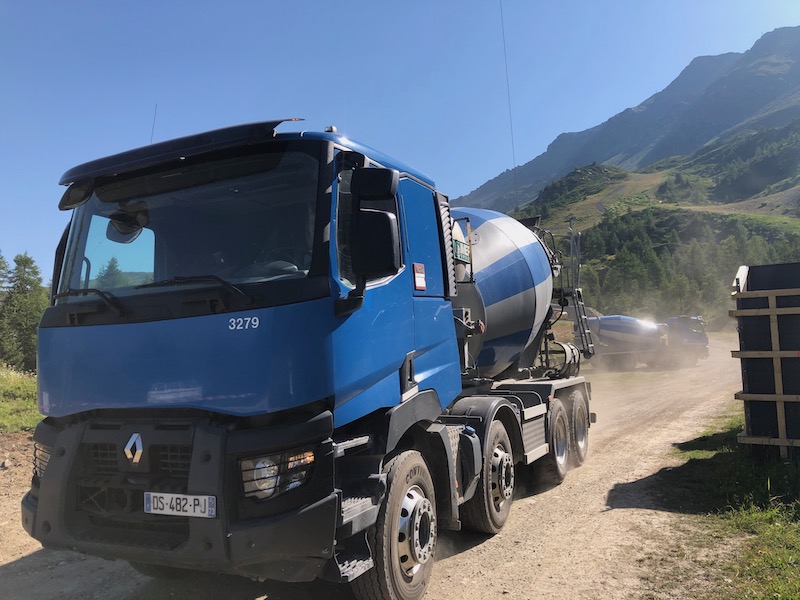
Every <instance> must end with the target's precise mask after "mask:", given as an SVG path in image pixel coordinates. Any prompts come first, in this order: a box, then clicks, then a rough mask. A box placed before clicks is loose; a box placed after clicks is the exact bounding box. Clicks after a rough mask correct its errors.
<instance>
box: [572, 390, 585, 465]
mask: <svg viewBox="0 0 800 600" xmlns="http://www.w3.org/2000/svg"><path fill="white" fill-rule="evenodd" d="M569 404H570V406H571V407H572V411H571V415H570V416H571V417H572V418H571V419H570V425H571V434H572V436H571V437H572V448H571V452H570V458H571V460H572V464H573V465H575V466H576V467H579V466H580V465H582V464H583V461H585V460H586V455H587V454H588V453H589V409H588V407H587V405H586V399H585V398H584V397H583V393H582V392H581V391H580V390H575V391H574V392H572V393H571V394H570V395H569Z"/></svg>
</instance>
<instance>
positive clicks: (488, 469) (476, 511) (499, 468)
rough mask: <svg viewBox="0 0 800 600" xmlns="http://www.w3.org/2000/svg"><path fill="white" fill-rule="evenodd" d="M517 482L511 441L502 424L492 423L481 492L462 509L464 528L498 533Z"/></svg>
mask: <svg viewBox="0 0 800 600" xmlns="http://www.w3.org/2000/svg"><path fill="white" fill-rule="evenodd" d="M514 482H515V477H514V455H513V453H512V448H511V440H510V439H509V437H508V432H507V431H506V428H505V426H504V425H503V423H502V422H501V421H492V424H491V426H490V427H489V435H488V436H487V441H486V448H485V449H484V457H483V468H482V469H481V477H480V481H479V483H478V489H477V490H475V495H474V496H473V497H472V498H470V499H469V500H468V501H467V502H466V503H465V504H464V505H463V506H462V508H461V520H462V521H463V524H464V527H465V528H466V529H471V530H472V531H480V532H481V533H491V534H494V533H497V532H499V531H500V530H501V529H502V528H503V525H505V524H506V521H507V520H508V515H509V513H510V512H511V502H512V500H513V499H514Z"/></svg>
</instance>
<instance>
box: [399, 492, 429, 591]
mask: <svg viewBox="0 0 800 600" xmlns="http://www.w3.org/2000/svg"><path fill="white" fill-rule="evenodd" d="M435 545H436V513H435V512H434V510H433V505H432V504H431V501H430V500H428V499H427V498H426V497H425V492H423V490H422V488H420V487H419V486H418V485H414V486H412V487H410V488H409V489H408V491H407V492H406V495H405V497H404V498H403V504H402V505H401V506H400V518H399V520H398V523H397V557H398V560H399V561H400V569H401V570H402V571H403V572H404V573H405V574H406V575H407V576H409V577H410V576H413V575H414V573H416V572H417V571H418V570H419V569H420V567H422V565H424V564H425V563H426V562H428V561H429V560H430V559H431V558H432V557H433V549H434V547H435Z"/></svg>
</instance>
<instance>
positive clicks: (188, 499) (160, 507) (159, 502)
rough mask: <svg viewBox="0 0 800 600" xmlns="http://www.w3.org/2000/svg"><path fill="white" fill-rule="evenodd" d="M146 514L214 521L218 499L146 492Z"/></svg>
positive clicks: (214, 497)
mask: <svg viewBox="0 0 800 600" xmlns="http://www.w3.org/2000/svg"><path fill="white" fill-rule="evenodd" d="M144 512H146V513H149V514H155V515H180V516H182V517H202V518H204V519H213V518H215V517H216V516H217V497H216V496H190V495H188V494H163V493H161V492H145V493H144Z"/></svg>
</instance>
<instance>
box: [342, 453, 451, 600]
mask: <svg viewBox="0 0 800 600" xmlns="http://www.w3.org/2000/svg"><path fill="white" fill-rule="evenodd" d="M383 472H384V473H386V475H387V477H386V480H387V481H386V483H387V489H388V491H387V494H386V496H385V498H384V502H383V504H382V506H381V508H380V511H379V512H378V519H377V521H376V522H375V525H373V526H372V527H370V529H369V530H368V532H367V541H368V542H369V546H370V548H371V550H372V558H373V561H374V562H375V566H374V567H373V568H372V569H370V570H369V571H367V572H366V573H364V574H363V575H361V576H360V577H358V578H357V579H355V580H354V581H353V583H352V584H351V585H352V590H353V593H354V595H355V597H356V598H358V599H359V600H419V598H422V596H423V595H424V594H425V589H426V588H427V587H428V582H429V581H430V578H431V573H432V571H433V562H434V554H435V551H436V536H437V523H436V496H435V494H434V488H433V479H432V478H431V474H430V471H429V469H428V465H427V463H426V462H425V459H424V458H423V457H422V455H421V454H420V453H419V452H416V451H407V452H403V453H402V454H399V455H397V456H396V457H394V458H393V459H392V460H390V461H389V462H388V463H387V464H386V465H385V466H384V468H383Z"/></svg>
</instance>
